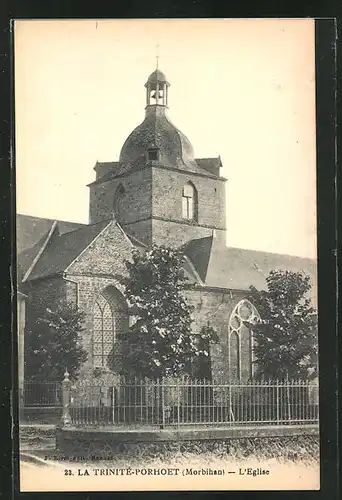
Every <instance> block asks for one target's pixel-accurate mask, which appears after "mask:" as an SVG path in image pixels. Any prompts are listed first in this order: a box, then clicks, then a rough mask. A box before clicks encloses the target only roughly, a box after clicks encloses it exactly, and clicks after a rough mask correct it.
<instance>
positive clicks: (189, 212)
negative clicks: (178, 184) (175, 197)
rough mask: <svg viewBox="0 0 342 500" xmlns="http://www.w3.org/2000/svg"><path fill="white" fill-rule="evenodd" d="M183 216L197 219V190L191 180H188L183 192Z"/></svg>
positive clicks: (188, 218)
mask: <svg viewBox="0 0 342 500" xmlns="http://www.w3.org/2000/svg"><path fill="white" fill-rule="evenodd" d="M182 217H183V219H187V220H197V191H196V188H195V186H194V185H193V184H192V183H191V182H187V183H186V184H185V185H184V187H183V193H182Z"/></svg>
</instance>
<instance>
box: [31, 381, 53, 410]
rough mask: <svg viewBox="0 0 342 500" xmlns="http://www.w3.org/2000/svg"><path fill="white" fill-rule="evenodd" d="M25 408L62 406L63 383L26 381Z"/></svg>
mask: <svg viewBox="0 0 342 500" xmlns="http://www.w3.org/2000/svg"><path fill="white" fill-rule="evenodd" d="M22 397H23V404H24V407H26V408H30V407H39V408H40V407H41V408H58V407H61V406H62V383H61V382H44V381H43V382H41V381H39V382H38V381H25V383H24V388H23V396H22Z"/></svg>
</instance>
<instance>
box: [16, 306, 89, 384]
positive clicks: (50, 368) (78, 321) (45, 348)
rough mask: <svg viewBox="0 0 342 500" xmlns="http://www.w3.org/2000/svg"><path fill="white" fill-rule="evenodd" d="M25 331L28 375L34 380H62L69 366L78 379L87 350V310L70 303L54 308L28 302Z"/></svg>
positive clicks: (71, 374) (26, 369)
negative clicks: (84, 337) (83, 342)
mask: <svg viewBox="0 0 342 500" xmlns="http://www.w3.org/2000/svg"><path fill="white" fill-rule="evenodd" d="M28 306H29V307H28V311H27V323H26V324H27V327H26V331H25V372H26V373H25V376H26V378H27V379H31V380H62V379H63V377H64V373H65V370H66V368H67V370H68V372H69V374H70V378H71V379H75V378H77V375H78V373H79V369H80V367H81V365H82V364H83V363H84V362H85V361H86V360H87V356H88V355H87V352H86V351H85V350H84V349H83V347H82V345H81V338H80V336H81V333H82V332H83V330H84V328H83V323H84V318H85V314H84V313H83V312H80V311H78V310H77V309H75V308H73V307H70V306H68V305H58V306H56V307H55V308H54V310H51V309H49V308H47V307H45V306H44V304H42V303H39V304H28Z"/></svg>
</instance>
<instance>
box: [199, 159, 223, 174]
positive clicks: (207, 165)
mask: <svg viewBox="0 0 342 500" xmlns="http://www.w3.org/2000/svg"><path fill="white" fill-rule="evenodd" d="M196 163H197V165H198V166H199V167H200V168H203V169H204V170H207V171H208V172H209V173H211V174H212V175H220V168H221V167H222V163H221V158H220V157H218V158H196Z"/></svg>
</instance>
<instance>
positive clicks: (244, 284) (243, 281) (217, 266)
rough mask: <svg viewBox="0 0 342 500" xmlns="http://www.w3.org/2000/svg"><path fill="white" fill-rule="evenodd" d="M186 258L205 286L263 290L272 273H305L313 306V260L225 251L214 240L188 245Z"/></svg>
mask: <svg viewBox="0 0 342 500" xmlns="http://www.w3.org/2000/svg"><path fill="white" fill-rule="evenodd" d="M184 251H185V254H186V255H187V256H188V258H189V259H190V260H191V261H192V263H193V264H194V266H195V268H196V270H197V272H198V274H199V276H200V278H201V279H202V281H203V282H204V284H205V286H209V287H215V288H228V289H235V290H248V289H249V287H250V286H251V285H254V286H255V287H256V288H258V289H261V290H264V289H265V288H266V281H265V277H266V276H267V275H268V274H269V272H270V271H271V270H274V269H284V270H285V269H288V270H291V271H304V272H305V273H306V274H308V275H309V276H310V278H311V282H312V299H313V301H314V302H316V287H317V276H316V273H317V264H316V261H315V260H312V259H307V258H302V257H295V256H291V255H283V254H276V253H269V252H260V251H255V250H245V249H241V248H233V247H226V246H224V245H222V242H221V241H220V240H218V239H217V238H215V237H214V236H209V237H207V238H200V239H197V240H192V241H190V242H189V243H188V244H187V245H185V247H184Z"/></svg>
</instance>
